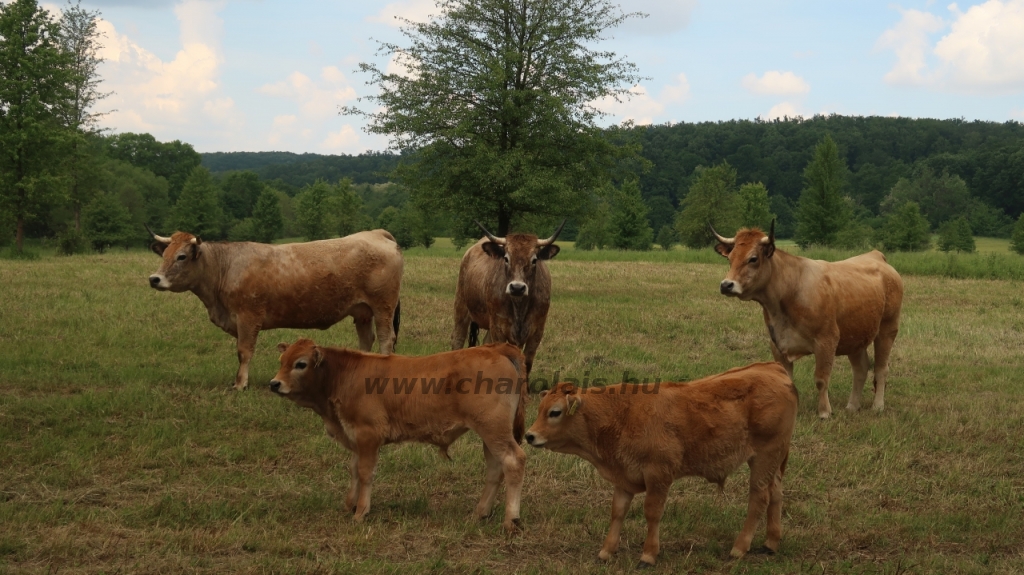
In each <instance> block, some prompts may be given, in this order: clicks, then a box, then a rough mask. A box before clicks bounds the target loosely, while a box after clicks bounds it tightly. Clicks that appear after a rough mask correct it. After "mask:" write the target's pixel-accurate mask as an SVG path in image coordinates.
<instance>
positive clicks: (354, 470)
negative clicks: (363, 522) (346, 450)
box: [345, 451, 359, 513]
mask: <svg viewBox="0 0 1024 575" xmlns="http://www.w3.org/2000/svg"><path fill="white" fill-rule="evenodd" d="M348 469H349V472H350V473H351V474H352V481H351V483H350V485H349V488H348V496H346V497H345V509H347V510H348V512H349V513H355V512H356V497H358V496H359V453H358V452H356V451H353V452H352V460H351V461H349V465H348Z"/></svg>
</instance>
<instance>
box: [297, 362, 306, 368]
mask: <svg viewBox="0 0 1024 575" xmlns="http://www.w3.org/2000/svg"><path fill="white" fill-rule="evenodd" d="M295 369H306V362H304V361H296V362H295Z"/></svg>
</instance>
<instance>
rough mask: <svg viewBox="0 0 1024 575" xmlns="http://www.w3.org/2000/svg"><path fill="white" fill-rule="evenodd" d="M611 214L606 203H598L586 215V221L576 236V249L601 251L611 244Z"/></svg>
mask: <svg viewBox="0 0 1024 575" xmlns="http://www.w3.org/2000/svg"><path fill="white" fill-rule="evenodd" d="M611 220H612V213H611V207H610V206H609V205H608V202H606V201H600V202H598V204H597V205H596V206H595V207H594V208H593V209H591V210H590V213H588V214H587V219H586V220H584V221H583V224H582V225H581V226H580V231H579V233H577V234H576V244H575V246H576V249H578V250H584V251H590V250H593V249H598V250H603V249H604V248H605V247H607V246H610V245H611V244H612V222H611Z"/></svg>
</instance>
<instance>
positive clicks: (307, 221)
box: [295, 180, 331, 241]
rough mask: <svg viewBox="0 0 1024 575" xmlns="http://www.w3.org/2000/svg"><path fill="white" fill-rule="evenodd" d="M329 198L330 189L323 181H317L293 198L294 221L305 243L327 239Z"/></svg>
mask: <svg viewBox="0 0 1024 575" xmlns="http://www.w3.org/2000/svg"><path fill="white" fill-rule="evenodd" d="M330 196H331V187H330V186H329V185H328V184H327V182H325V181H323V180H317V181H316V182H314V183H313V185H311V186H307V187H306V188H305V189H304V190H303V191H301V192H299V194H298V195H297V196H295V221H296V223H297V224H298V227H299V231H300V232H302V237H304V238H306V241H313V240H322V239H325V238H326V237H327V232H328V226H327V222H328V217H329V215H330V214H329V213H328V209H329V207H330V206H329V205H328V202H329V201H330Z"/></svg>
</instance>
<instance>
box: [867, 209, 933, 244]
mask: <svg viewBox="0 0 1024 575" xmlns="http://www.w3.org/2000/svg"><path fill="white" fill-rule="evenodd" d="M878 243H879V244H881V246H882V249H883V250H885V251H898V252H914V251H921V250H926V249H928V247H929V246H930V245H931V236H930V235H929V233H928V220H927V219H925V217H924V216H923V215H922V214H921V208H920V207H918V205H917V203H916V202H905V203H904V204H903V205H901V206H900V207H898V208H896V209H894V210H893V211H892V212H890V213H889V215H888V216H886V218H885V223H883V224H882V229H881V230H879V231H878Z"/></svg>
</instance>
